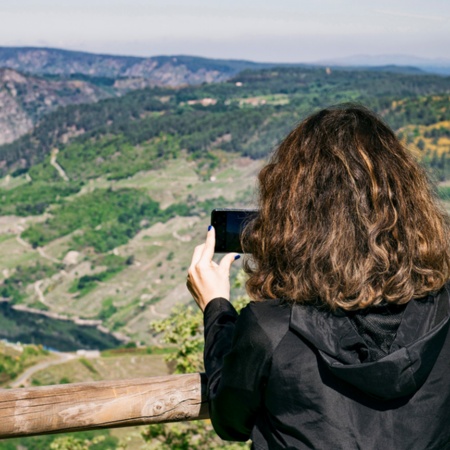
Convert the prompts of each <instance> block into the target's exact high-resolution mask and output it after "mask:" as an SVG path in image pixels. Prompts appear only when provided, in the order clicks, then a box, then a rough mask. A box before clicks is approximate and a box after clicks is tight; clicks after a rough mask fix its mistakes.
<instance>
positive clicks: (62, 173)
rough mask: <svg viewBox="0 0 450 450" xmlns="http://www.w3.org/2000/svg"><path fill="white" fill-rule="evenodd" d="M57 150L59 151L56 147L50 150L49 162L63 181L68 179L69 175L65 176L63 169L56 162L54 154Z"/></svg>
mask: <svg viewBox="0 0 450 450" xmlns="http://www.w3.org/2000/svg"><path fill="white" fill-rule="evenodd" d="M58 152H59V150H58V149H57V148H54V149H53V150H52V153H51V155H50V164H51V165H52V166H53V167H54V168H55V169H56V170H57V172H58V173H59V176H60V177H61V178H62V179H63V180H64V181H69V177H68V176H67V174H66V172H65V171H64V169H63V168H62V167H61V166H60V165H59V164H58V163H57V162H56V155H57V154H58Z"/></svg>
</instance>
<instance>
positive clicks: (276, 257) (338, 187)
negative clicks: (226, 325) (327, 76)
mask: <svg viewBox="0 0 450 450" xmlns="http://www.w3.org/2000/svg"><path fill="white" fill-rule="evenodd" d="M258 179H259V197H260V199H259V203H260V204H259V208H260V214H259V216H258V217H257V218H256V219H255V220H253V221H252V222H250V223H249V224H248V226H247V227H246V229H245V230H244V235H243V240H242V241H243V242H242V243H243V246H244V249H252V255H251V256H250V257H249V259H247V261H246V262H245V263H244V268H245V271H246V272H247V273H248V274H249V279H248V281H247V291H248V293H249V294H250V296H251V297H252V298H254V299H256V300H258V299H264V298H283V299H286V300H290V301H294V302H299V303H318V304H321V305H328V307H329V308H331V309H332V310H335V309H337V308H343V309H345V310H355V309H361V308H366V307H368V306H371V305H377V304H379V303H381V302H383V301H385V302H391V303H398V304H402V303H406V302H408V301H409V300H411V299H412V298H420V297H423V296H425V295H426V294H428V293H430V292H432V291H436V290H438V289H440V288H441V287H442V286H443V285H444V284H445V282H446V281H447V280H448V279H449V278H450V245H449V222H448V218H447V215H446V214H445V212H444V211H443V210H442V209H441V207H440V206H439V203H438V201H437V200H436V198H435V196H434V194H433V191H432V189H431V187H430V183H429V181H428V178H427V176H426V174H425V172H424V170H423V169H422V168H421V167H420V165H419V164H418V163H417V162H416V161H415V160H414V158H413V157H412V155H411V154H410V153H409V152H408V151H407V150H406V149H405V148H404V147H403V145H402V144H401V143H400V141H399V140H398V139H397V137H396V136H395V134H394V132H393V131H392V130H391V129H390V128H389V127H388V126H387V125H386V124H384V123H383V121H382V120H381V119H380V118H379V117H378V116H377V115H375V114H374V113H373V112H371V111H369V110H368V109H366V108H364V107H362V106H360V105H355V104H345V105H338V106H335V107H330V108H327V109H324V110H322V111H319V112H317V113H315V114H313V115H311V116H310V117H308V118H306V119H305V120H304V121H303V122H302V123H300V125H298V126H297V128H295V129H294V130H293V131H292V132H291V133H290V134H289V135H288V136H287V137H286V138H285V139H284V141H283V142H282V143H281V144H280V145H279V147H278V148H277V150H276V151H275V153H274V155H273V157H272V159H271V161H270V162H269V163H268V164H267V165H266V166H265V167H264V168H263V169H262V170H261V172H260V174H259V177H258Z"/></svg>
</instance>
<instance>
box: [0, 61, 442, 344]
mask: <svg viewBox="0 0 450 450" xmlns="http://www.w3.org/2000/svg"><path fill="white" fill-rule="evenodd" d="M449 100H450V78H448V77H447V78H445V77H438V76H432V75H421V74H414V73H412V74H408V75H406V74H401V73H389V72H377V71H367V72H365V71H361V70H359V71H347V70H339V71H334V70H331V71H330V70H325V69H305V68H301V69H298V68H279V69H273V68H272V69H267V70H262V71H254V72H252V71H246V72H243V73H241V74H239V75H238V76H236V77H235V78H233V79H231V80H230V81H228V82H224V83H218V84H210V85H208V84H206V85H201V86H197V87H185V88H179V89H168V88H162V87H158V88H153V89H145V90H140V91H134V92H132V93H129V94H127V95H125V96H123V97H121V98H114V99H108V100H104V101H100V102H98V103H96V104H94V105H75V106H68V107H65V108H62V109H59V110H58V111H56V112H54V113H52V114H50V115H48V116H46V118H44V119H43V120H42V121H41V123H40V124H39V125H38V126H37V127H35V128H34V129H33V131H32V132H30V133H29V134H28V135H26V136H24V137H22V138H20V139H19V140H17V141H15V142H13V143H11V144H8V145H5V146H2V147H0V160H1V161H2V168H3V169H2V170H3V178H2V179H1V180H0V189H1V191H0V196H1V198H2V202H1V203H0V214H1V215H2V217H1V218H0V267H1V269H2V272H1V280H2V283H3V284H2V286H1V288H0V295H2V296H3V297H4V298H7V299H9V300H10V301H11V302H12V303H13V304H15V305H16V307H20V308H31V309H37V310H40V311H43V312H45V313H47V314H57V315H62V316H69V317H72V318H78V319H83V320H90V321H91V323H93V324H97V325H99V326H100V327H104V328H105V329H108V330H110V331H114V332H120V333H122V334H125V335H126V336H128V337H129V338H131V339H132V340H135V341H140V342H146V343H150V342H151V341H152V336H151V335H150V333H149V331H148V330H149V327H148V324H149V322H150V321H151V320H152V319H154V318H158V317H162V316H164V315H166V314H168V313H169V311H170V309H171V308H172V306H173V305H175V304H176V303H180V302H184V303H188V302H190V301H191V300H190V297H189V295H188V293H187V290H186V288H185V277H186V270H187V267H188V265H189V261H190V256H191V253H192V249H193V247H194V246H195V245H196V244H197V243H198V242H201V241H202V240H203V238H204V235H205V232H206V227H207V225H208V222H209V213H210V210H211V209H212V208H213V207H219V206H235V207H236V206H253V205H254V186H255V176H256V174H257V172H258V170H259V169H260V167H261V166H262V164H264V161H265V160H266V158H267V156H268V155H269V154H270V152H271V150H272V149H273V148H274V146H275V145H276V144H277V142H279V141H280V139H281V138H282V137H283V136H284V135H285V134H286V133H287V131H288V130H289V129H290V128H291V127H292V126H293V125H294V124H295V123H297V122H298V121H299V120H301V118H302V117H304V116H305V115H306V114H308V113H310V112H312V111H313V110H315V109H317V108H319V107H322V106H324V105H327V104H331V103H338V102H343V101H359V102H363V103H364V104H367V105H368V106H369V107H371V108H373V109H375V110H377V111H378V112H379V113H380V114H381V115H382V116H384V117H385V119H386V120H387V121H388V122H389V123H390V124H391V125H392V126H393V127H394V128H395V129H396V130H398V132H399V134H400V135H401V136H402V137H403V138H404V139H405V141H406V142H407V143H408V144H409V145H410V146H411V148H412V150H413V151H414V152H415V153H416V154H417V156H418V157H419V158H420V159H422V160H423V162H424V163H425V164H426V166H427V167H428V169H429V170H430V173H431V174H432V175H433V176H434V177H435V178H436V179H438V180H440V181H445V180H446V179H447V177H448V176H450V171H448V170H447V168H448V167H450V166H449V165H448V162H447V161H448V155H449V151H448V150H449V149H448V145H447V140H448V123H449V121H450V109H449ZM434 155H436V156H434ZM449 170H450V169H449ZM448 174H449V175H448ZM235 270H237V268H236V269H235Z"/></svg>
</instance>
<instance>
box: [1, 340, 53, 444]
mask: <svg viewBox="0 0 450 450" xmlns="http://www.w3.org/2000/svg"><path fill="white" fill-rule="evenodd" d="M47 355H48V352H47V351H46V350H44V349H43V348H42V346H38V345H24V346H21V347H20V350H19V347H17V346H11V345H9V344H3V343H0V384H1V385H4V384H5V383H7V382H8V381H10V380H12V379H14V378H15V377H16V376H17V375H19V374H20V373H21V372H23V371H24V370H25V369H26V368H27V367H29V366H31V365H33V364H35V363H36V362H37V361H39V359H41V358H42V357H45V356H47ZM0 449H1V447H0Z"/></svg>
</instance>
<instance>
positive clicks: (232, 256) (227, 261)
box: [219, 253, 241, 275]
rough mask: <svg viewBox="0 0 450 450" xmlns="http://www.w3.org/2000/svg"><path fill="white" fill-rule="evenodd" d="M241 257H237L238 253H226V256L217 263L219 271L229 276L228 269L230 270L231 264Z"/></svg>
mask: <svg viewBox="0 0 450 450" xmlns="http://www.w3.org/2000/svg"><path fill="white" fill-rule="evenodd" d="M240 257H241V255H239V254H238V253H228V254H226V255H225V256H224V257H223V258H222V259H221V260H220V263H219V267H220V269H221V270H222V271H223V272H224V273H226V274H227V275H229V273H230V268H231V264H233V263H234V261H236V260H237V259H239V258H240Z"/></svg>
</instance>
